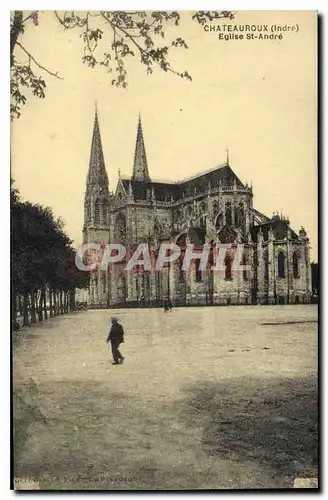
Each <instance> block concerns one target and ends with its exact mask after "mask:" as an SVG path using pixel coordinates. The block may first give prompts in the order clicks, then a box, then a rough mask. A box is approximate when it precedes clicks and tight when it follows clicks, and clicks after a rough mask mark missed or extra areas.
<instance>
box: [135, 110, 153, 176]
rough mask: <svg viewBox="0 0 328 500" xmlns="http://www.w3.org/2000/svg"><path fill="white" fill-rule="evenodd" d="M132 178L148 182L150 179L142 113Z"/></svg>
mask: <svg viewBox="0 0 328 500" xmlns="http://www.w3.org/2000/svg"><path fill="white" fill-rule="evenodd" d="M132 180H134V181H148V182H149V181H150V177H149V172H148V165H147V156H146V149H145V143H144V138H143V132H142V125H141V118H140V115H139V120H138V131H137V140H136V149H135V153H134V163H133V174H132Z"/></svg>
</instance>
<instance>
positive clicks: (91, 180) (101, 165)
mask: <svg viewBox="0 0 328 500" xmlns="http://www.w3.org/2000/svg"><path fill="white" fill-rule="evenodd" d="M132 180H135V181H146V182H147V181H148V182H150V177H149V172H148V164H147V156H146V149H145V143H144V138H143V132H142V125H141V118H140V115H139V120H138V130H137V139H136V147H135V153H134V162H133V173H132ZM95 186H97V190H99V189H100V190H101V191H103V194H107V193H108V177H107V172H106V167H105V160H104V154H103V149H102V143H101V137H100V128H99V121H98V110H97V103H96V109H95V119H94V125H93V134H92V143H91V153H90V162H89V171H88V177H87V191H90V190H92V189H94V187H95Z"/></svg>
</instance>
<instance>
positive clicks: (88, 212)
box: [85, 203, 91, 221]
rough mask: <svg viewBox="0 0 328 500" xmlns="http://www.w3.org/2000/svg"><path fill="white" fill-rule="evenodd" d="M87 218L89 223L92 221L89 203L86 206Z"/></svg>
mask: <svg viewBox="0 0 328 500" xmlns="http://www.w3.org/2000/svg"><path fill="white" fill-rule="evenodd" d="M85 218H86V220H87V221H89V220H90V219H91V207H90V203H87V204H86V206H85Z"/></svg>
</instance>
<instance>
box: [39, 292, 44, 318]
mask: <svg viewBox="0 0 328 500" xmlns="http://www.w3.org/2000/svg"><path fill="white" fill-rule="evenodd" d="M43 303H44V288H42V290H41V292H40V297H39V304H38V317H39V321H43V313H42V309H43Z"/></svg>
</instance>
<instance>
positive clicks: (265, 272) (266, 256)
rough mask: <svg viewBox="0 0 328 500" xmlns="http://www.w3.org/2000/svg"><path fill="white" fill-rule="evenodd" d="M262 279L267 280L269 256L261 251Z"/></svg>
mask: <svg viewBox="0 0 328 500" xmlns="http://www.w3.org/2000/svg"><path fill="white" fill-rule="evenodd" d="M263 267H264V281H265V282H268V281H269V257H268V252H267V251H265V252H264V253H263Z"/></svg>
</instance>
